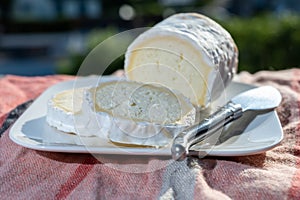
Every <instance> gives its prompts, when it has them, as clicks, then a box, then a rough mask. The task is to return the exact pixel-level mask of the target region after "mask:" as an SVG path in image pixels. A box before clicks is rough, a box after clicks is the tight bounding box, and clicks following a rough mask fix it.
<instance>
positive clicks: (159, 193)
mask: <svg viewBox="0 0 300 200" xmlns="http://www.w3.org/2000/svg"><path fill="white" fill-rule="evenodd" d="M73 78H74V77H72V76H63V75H54V76H44V77H21V76H13V75H7V76H4V77H3V78H1V79H0V127H2V130H3V131H2V132H3V134H2V136H1V138H0V199H300V109H299V108H300V69H290V70H284V71H274V72H271V71H261V72H258V73H256V74H249V73H247V72H242V73H240V74H239V75H237V76H236V81H240V82H244V83H248V84H254V85H272V86H274V87H276V88H277V89H278V90H279V91H280V92H281V94H282V96H283V101H282V103H281V104H280V106H279V107H278V108H277V112H278V115H279V118H280V121H281V124H282V127H283V131H284V139H283V141H282V142H281V143H280V144H279V145H278V146H276V147H275V148H273V149H272V150H269V151H266V152H264V153H260V154H257V155H251V156H239V157H204V158H202V159H199V158H197V157H190V158H187V159H186V160H184V161H182V162H175V161H172V160H171V159H168V158H161V157H154V156H152V157H135V156H128V157H125V156H124V157H122V158H123V159H119V158H120V157H116V158H115V159H114V157H113V156H104V155H103V157H101V159H99V158H98V157H94V156H93V155H92V154H88V153H86V154H75V153H55V152H43V151H37V150H32V149H28V148H25V147H22V146H20V145H17V144H15V143H14V142H12V141H11V140H10V139H9V135H8V134H9V127H3V125H5V124H6V125H7V118H8V113H9V111H10V110H12V109H13V108H15V107H16V106H17V105H19V104H21V103H24V102H26V101H28V100H30V99H34V98H36V97H37V96H38V95H40V94H41V93H42V92H43V91H44V90H45V89H46V88H47V87H49V86H51V85H53V84H55V83H58V82H60V81H63V80H70V79H73ZM4 129H5V130H4ZM261 134H263V133H261Z"/></svg>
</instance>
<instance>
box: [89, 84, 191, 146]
mask: <svg viewBox="0 0 300 200" xmlns="http://www.w3.org/2000/svg"><path fill="white" fill-rule="evenodd" d="M85 102H87V103H88V104H89V105H90V107H91V109H92V110H93V111H94V112H95V113H96V117H97V121H98V124H99V126H100V127H102V126H105V129H106V130H107V131H108V132H109V133H108V134H109V135H108V137H109V138H110V139H111V141H113V142H116V143H123V144H124V143H125V144H135V145H146V146H164V145H166V144H168V143H169V142H170V141H171V139H172V138H173V136H174V134H177V132H178V131H181V130H182V129H183V128H186V127H187V126H190V125H192V124H193V123H195V115H196V109H195V108H194V106H193V105H192V104H191V103H190V102H189V101H188V100H187V98H185V97H184V96H183V95H181V94H179V93H176V92H173V91H171V90H169V89H167V88H165V87H160V86H154V85H148V84H142V83H138V82H132V81H113V82H106V83H102V84H100V85H99V86H98V87H96V88H90V89H88V90H87V91H86V95H85Z"/></svg>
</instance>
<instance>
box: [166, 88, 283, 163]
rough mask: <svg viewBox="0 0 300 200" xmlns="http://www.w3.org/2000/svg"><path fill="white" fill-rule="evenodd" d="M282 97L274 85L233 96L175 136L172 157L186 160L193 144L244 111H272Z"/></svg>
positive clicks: (241, 114) (238, 116)
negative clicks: (207, 115)
mask: <svg viewBox="0 0 300 200" xmlns="http://www.w3.org/2000/svg"><path fill="white" fill-rule="evenodd" d="M281 99H282V97H281V94H280V93H279V91H278V90H277V89H275V88H274V87H272V86H262V87H258V88H254V89H250V90H248V91H245V92H243V93H241V94H239V95H237V96H235V97H233V98H232V99H231V100H230V101H229V102H228V103H226V104H225V105H224V106H222V107H221V108H220V109H218V110H217V111H216V112H214V113H213V114H211V115H210V116H209V117H208V118H206V119H204V120H203V121H201V122H200V123H199V124H196V125H193V126H191V127H189V128H187V129H185V130H184V131H182V132H181V133H179V134H178V135H177V136H176V137H175V138H174V140H173V144H172V147H171V153H172V158H173V159H174V160H178V161H181V160H184V158H185V157H186V156H187V155H188V154H189V148H190V147H191V146H192V145H194V144H196V143H198V142H200V141H202V140H204V139H205V138H207V137H209V136H211V135H212V134H214V133H215V132H216V131H217V130H219V129H221V128H222V127H224V126H225V125H226V124H228V123H230V122H232V121H234V120H236V119H238V118H240V117H242V116H243V113H244V112H246V111H249V110H252V111H265V112H268V111H272V110H274V109H275V108H276V107H277V106H278V105H279V104H280V102H281Z"/></svg>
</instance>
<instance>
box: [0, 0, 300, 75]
mask: <svg viewBox="0 0 300 200" xmlns="http://www.w3.org/2000/svg"><path fill="white" fill-rule="evenodd" d="M179 12H198V13H202V14H205V15H207V16H209V17H211V18H212V19H214V20H216V21H217V22H218V23H220V24H221V25H222V26H223V27H225V28H226V29H227V30H228V31H229V32H230V33H231V35H232V37H233V38H234V40H235V42H236V43H237V46H238V48H239V51H240V57H239V60H240V62H239V71H244V70H246V71H249V72H250V73H255V72H257V71H259V70H280V69H286V68H295V67H299V66H300V62H299V60H300V59H299V57H300V1H299V0H247V1H245V0H1V1H0V75H5V74H16V75H26V76H37V75H49V74H58V73H59V74H76V73H77V70H78V68H79V67H80V64H81V63H82V61H83V59H84V58H85V56H86V55H87V54H88V53H89V52H90V51H91V50H92V49H93V48H94V47H95V46H96V45H98V44H99V43H100V42H101V41H103V40H105V39H107V38H108V37H110V36H112V35H115V34H117V33H119V32H122V31H125V30H129V29H133V28H139V27H148V26H153V25H154V24H155V23H157V22H159V21H161V20H163V19H164V18H166V17H168V16H170V15H172V14H174V13H179ZM114 48H118V47H114ZM123 59H124V57H120V58H118V59H117V60H116V61H115V62H113V63H112V64H111V65H110V66H109V68H108V69H107V70H106V71H105V74H110V73H112V72H113V71H115V70H117V69H121V68H122V67H123Z"/></svg>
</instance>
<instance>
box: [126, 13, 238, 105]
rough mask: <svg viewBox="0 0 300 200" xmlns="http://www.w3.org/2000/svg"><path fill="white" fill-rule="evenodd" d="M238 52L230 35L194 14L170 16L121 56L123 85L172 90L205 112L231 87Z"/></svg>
mask: <svg viewBox="0 0 300 200" xmlns="http://www.w3.org/2000/svg"><path fill="white" fill-rule="evenodd" d="M237 64H238V50H237V47H236V45H235V43H234V41H233V39H232V37H231V36H230V34H229V33H228V32H227V31H226V30H225V29H224V28H222V27H221V26H220V25H219V24H217V23H216V22H214V21H213V20H211V19H209V18H208V17H205V16H203V15H200V14H195V13H182V14H175V15H173V16H171V17H169V18H167V19H165V20H163V21H162V22H160V23H158V24H157V25H155V26H154V27H152V28H151V29H149V30H147V31H145V32H144V33H142V34H141V35H140V36H138V37H137V38H136V39H135V40H134V41H133V42H132V43H131V45H130V46H129V47H128V49H127V51H126V53H125V74H126V77H127V78H128V79H129V80H134V81H139V82H144V83H152V84H153V83H158V84H160V85H163V86H165V87H168V88H171V89H176V90H178V91H180V92H181V93H182V94H183V95H185V96H186V97H188V98H189V99H190V100H191V102H192V103H193V104H194V105H196V106H198V107H200V108H206V107H207V106H208V105H209V104H210V102H211V101H213V100H214V99H216V98H217V97H218V96H220V95H221V94H222V92H223V90H224V88H225V87H226V86H227V85H228V83H229V82H230V81H231V79H232V77H233V74H234V73H235V72H236V69H237Z"/></svg>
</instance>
